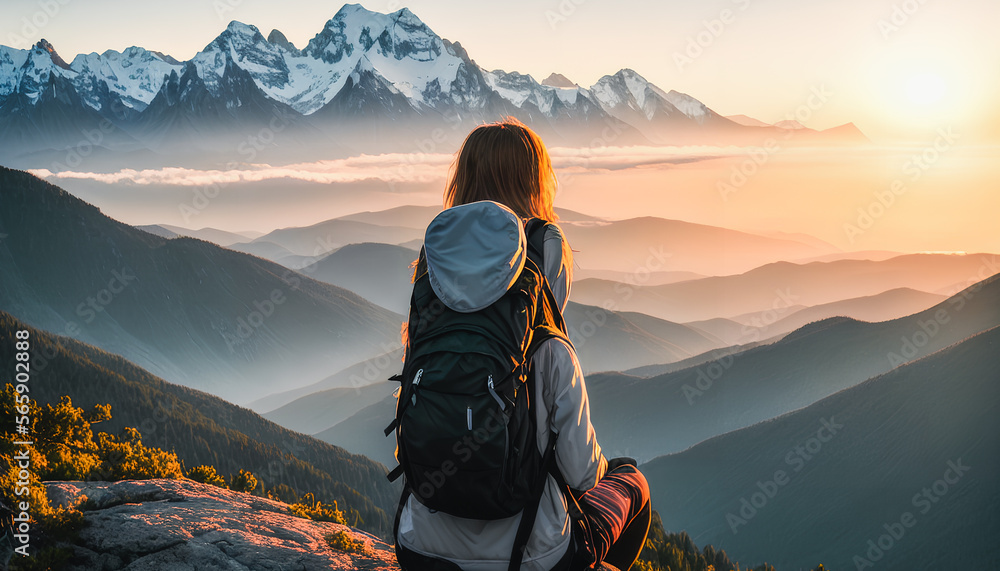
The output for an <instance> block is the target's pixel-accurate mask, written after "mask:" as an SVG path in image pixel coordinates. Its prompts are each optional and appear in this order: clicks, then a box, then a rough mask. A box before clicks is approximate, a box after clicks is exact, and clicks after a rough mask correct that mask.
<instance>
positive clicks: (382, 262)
mask: <svg viewBox="0 0 1000 571" xmlns="http://www.w3.org/2000/svg"><path fill="white" fill-rule="evenodd" d="M416 259H417V252H416V251H415V250H411V249H409V248H404V247H402V246H395V245H392V244H378V243H364V244H349V245H347V246H343V247H341V248H338V249H337V250H335V251H333V252H332V253H331V254H329V255H327V256H324V257H323V258H322V259H321V260H317V261H316V262H313V263H312V264H310V265H308V266H305V267H303V268H302V269H300V270H299V272H301V273H302V274H304V275H307V276H309V277H311V278H313V279H315V280H319V281H321V282H326V283H328V284H332V285H335V286H339V287H342V288H344V289H348V290H351V291H353V292H354V293H356V294H358V295H360V296H362V297H364V298H365V299H367V300H368V301H370V302H372V303H374V304H377V305H380V306H382V307H385V308H386V309H390V310H392V311H395V312H396V313H399V314H402V315H406V314H407V312H408V311H409V307H410V291H411V290H412V288H413V286H412V284H411V283H410V277H411V276H412V274H413V270H412V269H411V268H410V264H411V263H412V262H413V261H414V260H416Z"/></svg>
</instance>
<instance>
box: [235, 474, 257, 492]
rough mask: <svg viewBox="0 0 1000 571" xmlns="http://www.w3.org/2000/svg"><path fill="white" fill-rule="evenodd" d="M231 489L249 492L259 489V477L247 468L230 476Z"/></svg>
mask: <svg viewBox="0 0 1000 571" xmlns="http://www.w3.org/2000/svg"><path fill="white" fill-rule="evenodd" d="M229 489H230V490H233V491H234V492H244V493H247V494H249V493H250V492H253V491H254V490H256V489H257V477H256V476H254V475H253V474H251V473H250V472H247V471H245V470H240V473H239V474H233V475H232V476H230V477H229Z"/></svg>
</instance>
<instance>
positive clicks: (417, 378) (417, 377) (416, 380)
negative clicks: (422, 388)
mask: <svg viewBox="0 0 1000 571" xmlns="http://www.w3.org/2000/svg"><path fill="white" fill-rule="evenodd" d="M423 374H424V370H423V369H417V374H416V375H414V376H413V396H412V397H410V404H412V405H414V406H415V405H416V404H417V385H419V384H420V377H421V376H422V375H423Z"/></svg>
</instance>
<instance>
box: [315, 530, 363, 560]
mask: <svg viewBox="0 0 1000 571" xmlns="http://www.w3.org/2000/svg"><path fill="white" fill-rule="evenodd" d="M323 539H325V540H326V544H327V545H329V546H330V547H331V548H332V549H335V550H337V551H343V552H345V553H360V554H365V553H367V552H368V548H367V545H366V544H365V542H364V541H362V540H360V539H354V538H353V537H351V534H349V533H347V532H346V531H342V530H341V531H335V532H333V533H328V534H326V535H324V536H323Z"/></svg>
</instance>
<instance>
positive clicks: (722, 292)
mask: <svg viewBox="0 0 1000 571" xmlns="http://www.w3.org/2000/svg"><path fill="white" fill-rule="evenodd" d="M574 247H575V245H574ZM997 272H1000V261H998V260H997V258H996V256H995V255H993V254H968V255H952V254H912V255H906V256H898V257H895V258H892V259H889V260H884V261H871V260H839V261H834V262H811V263H808V264H792V263H789V262H776V263H772V264H767V265H765V266H762V267H759V268H756V269H753V270H751V271H748V272H745V273H742V274H738V275H731V276H713V277H708V278H703V279H700V280H691V281H685V282H680V283H673V284H667V285H660V286H635V285H628V284H621V283H615V282H608V281H603V280H582V281H579V282H576V283H574V284H573V293H572V296H573V299H574V301H578V302H580V303H587V304H592V305H594V304H601V303H603V302H604V301H606V300H614V301H615V303H616V304H617V306H618V308H619V309H621V310H623V311H637V312H639V313H646V314H648V315H653V316H655V317H659V318H661V319H666V320H668V321H674V322H677V323H689V322H692V321H702V320H707V319H713V318H717V317H723V318H729V317H731V316H735V315H742V314H745V313H760V314H764V313H767V312H769V311H772V310H779V311H784V312H785V314H787V313H788V310H789V309H794V306H797V305H805V306H814V305H820V304H825V303H832V302H835V301H841V300H845V299H852V298H858V297H866V296H872V295H878V294H880V293H883V292H885V291H888V290H891V289H896V288H911V289H915V290H919V291H924V292H931V293H936V294H940V293H946V295H950V294H952V293H954V292H956V291H958V290H960V289H963V288H965V287H966V286H968V285H969V284H972V283H975V282H977V281H979V280H982V279H985V278H986V277H988V276H990V275H993V274H995V273H997ZM785 316H786V315H779V316H778V317H779V318H780V317H785Z"/></svg>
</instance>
